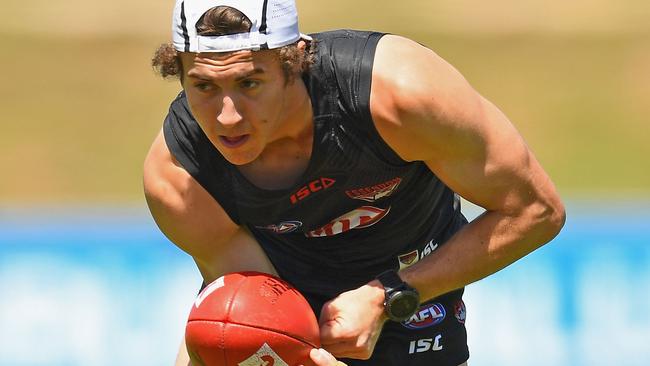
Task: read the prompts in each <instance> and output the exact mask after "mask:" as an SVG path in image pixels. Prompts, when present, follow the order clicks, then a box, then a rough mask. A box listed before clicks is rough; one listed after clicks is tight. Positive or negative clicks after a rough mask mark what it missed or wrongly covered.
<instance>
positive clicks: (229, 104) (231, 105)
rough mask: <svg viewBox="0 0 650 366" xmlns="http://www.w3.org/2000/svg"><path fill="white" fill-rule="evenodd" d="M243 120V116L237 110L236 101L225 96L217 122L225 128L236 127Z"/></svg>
mask: <svg viewBox="0 0 650 366" xmlns="http://www.w3.org/2000/svg"><path fill="white" fill-rule="evenodd" d="M241 120H242V115H241V113H239V111H238V110H237V107H236V106H235V102H234V100H233V99H232V98H231V97H229V96H224V97H223V101H222V103H221V110H220V111H219V114H218V115H217V121H218V122H219V123H220V124H221V125H222V126H224V127H234V126H235V125H237V123H239V122H240V121H241Z"/></svg>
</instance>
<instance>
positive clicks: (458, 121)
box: [321, 36, 565, 358]
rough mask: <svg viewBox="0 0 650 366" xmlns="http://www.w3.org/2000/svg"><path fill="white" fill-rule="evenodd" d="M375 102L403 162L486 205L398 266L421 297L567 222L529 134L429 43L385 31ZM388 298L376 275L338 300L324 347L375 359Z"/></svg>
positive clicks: (475, 276) (472, 276) (542, 239)
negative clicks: (421, 165)
mask: <svg viewBox="0 0 650 366" xmlns="http://www.w3.org/2000/svg"><path fill="white" fill-rule="evenodd" d="M370 106H371V113H372V116H373V120H374V123H375V125H376V127H377V130H378V131H379V133H380V135H381V136H382V138H383V139H384V140H385V141H386V142H387V143H388V144H389V145H390V146H391V147H392V148H393V149H394V150H395V152H396V153H397V154H399V155H400V156H401V157H402V159H404V160H406V161H423V162H425V163H426V164H427V166H428V167H429V168H430V169H431V171H432V172H433V173H435V174H436V176H437V177H438V178H440V179H441V180H442V181H443V182H444V183H445V184H446V185H447V186H448V187H449V188H451V189H452V190H453V191H455V192H457V193H458V194H460V195H461V196H462V197H464V198H465V199H467V200H469V201H471V202H473V203H475V204H477V205H479V206H481V207H483V208H485V209H486V212H485V213H484V214H483V215H481V216H480V217H478V218H477V219H475V220H474V221H472V222H471V223H469V224H468V225H466V226H465V227H464V228H463V229H461V230H460V231H459V232H457V233H456V235H454V236H453V237H452V238H451V239H449V241H448V242H447V243H446V245H443V246H442V247H441V248H440V249H438V250H436V252H435V254H434V255H430V256H427V257H426V258H424V259H423V260H420V261H419V262H418V263H416V264H415V265H413V266H411V267H409V268H407V269H405V270H403V271H402V272H400V276H401V277H402V278H403V279H404V280H405V281H406V282H408V283H409V284H411V285H412V286H414V287H416V288H417V289H418V291H419V292H420V294H421V296H422V299H430V298H434V297H436V296H438V295H442V294H444V293H446V292H449V291H451V290H454V289H457V288H460V287H463V286H465V285H467V284H469V283H472V282H474V281H477V280H479V279H481V278H484V277H486V276H489V275H490V274H492V273H495V272H497V271H499V270H500V269H502V268H504V267H506V266H508V265H509V264H511V263H513V262H515V261H516V260H518V259H520V258H521V257H523V256H525V255H526V254H528V253H530V252H532V251H533V250H535V249H536V248H538V247H539V246H541V245H543V244H544V243H546V242H548V241H550V240H551V239H552V238H553V237H555V236H556V235H557V233H558V232H559V230H560V229H561V227H562V226H563V224H564V220H565V213H564V207H563V205H562V203H561V201H560V198H559V197H558V194H557V192H556V190H555V187H554V186H553V183H552V182H551V180H550V179H549V177H548V176H547V174H546V173H545V172H544V170H543V169H542V167H541V166H540V165H539V163H538V162H537V160H536V159H535V157H534V156H533V153H532V152H531V151H530V150H529V148H528V147H527V146H526V144H525V143H524V141H523V138H522V137H521V136H520V135H519V133H518V132H517V131H516V129H515V128H514V127H513V125H512V124H511V123H510V121H509V120H508V119H507V118H506V116H505V115H504V114H503V113H502V112H501V111H500V110H499V109H498V108H497V107H496V106H494V105H493V104H492V103H490V102H489V101H487V100H486V99H485V98H483V97H482V96H480V95H479V94H478V93H477V92H476V91H475V90H474V89H473V88H472V87H471V86H470V85H469V84H468V83H467V81H466V80H465V79H464V78H463V77H462V75H460V73H459V72H458V71H456V70H455V69H454V68H453V67H452V66H451V65H449V64H448V63H447V62H445V61H444V60H443V59H442V58H440V57H439V56H437V55H436V54H435V53H434V52H432V51H431V50H429V49H426V48H424V47H422V46H420V45H418V44H416V43H415V42H412V41H410V40H407V39H404V38H401V37H397V36H385V37H384V38H382V40H381V41H380V42H379V45H378V47H377V51H376V56H375V63H374V68H373V79H372V91H371V97H370ZM359 299H366V300H365V302H364V303H363V305H362V307H365V308H366V309H368V308H370V309H372V310H371V311H368V310H366V314H364V315H363V316H358V315H357V314H354V313H353V310H351V309H353V308H354V307H355V306H359V305H358V304H359V302H360V300H359ZM383 299H384V293H383V288H382V286H381V285H380V284H379V283H378V281H376V280H375V281H371V282H370V283H368V284H367V285H364V286H362V287H361V288H359V289H356V290H352V291H348V292H346V293H343V294H341V295H340V296H339V297H337V298H336V299H334V300H332V301H331V302H330V303H328V304H327V305H326V307H327V308H326V309H324V314H325V316H324V317H321V323H322V324H323V325H322V327H321V333H322V334H321V336H322V342H323V344H324V345H325V346H326V347H328V349H329V350H330V351H331V352H332V353H333V354H334V355H336V356H347V357H355V358H368V357H370V355H371V354H372V350H373V348H374V342H376V339H377V337H378V335H379V331H380V330H381V325H382V324H383V322H384V316H383V305H382V304H383ZM361 301H363V300H361ZM348 311H349V313H347V312H348ZM346 313H347V314H348V315H346ZM350 314H354V315H350ZM353 317H359V318H360V320H358V321H351V319H352V318H353Z"/></svg>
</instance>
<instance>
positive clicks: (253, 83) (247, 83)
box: [239, 79, 261, 90]
mask: <svg viewBox="0 0 650 366" xmlns="http://www.w3.org/2000/svg"><path fill="white" fill-rule="evenodd" d="M260 84H261V82H260V81H259V80H254V79H244V80H242V81H241V82H240V83H239V85H240V86H241V88H242V89H248V90H250V89H255V88H257V87H259V86H260Z"/></svg>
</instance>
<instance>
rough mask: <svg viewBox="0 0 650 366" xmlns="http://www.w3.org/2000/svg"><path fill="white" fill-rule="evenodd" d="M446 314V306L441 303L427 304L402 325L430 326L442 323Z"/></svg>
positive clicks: (412, 326) (408, 326) (413, 326)
mask: <svg viewBox="0 0 650 366" xmlns="http://www.w3.org/2000/svg"><path fill="white" fill-rule="evenodd" d="M446 314H447V313H446V311H445V307H444V306H442V304H440V303H435V304H425V305H423V306H421V307H420V309H419V310H418V311H416V312H415V314H413V316H412V317H411V319H409V320H407V321H405V322H402V325H403V326H405V327H406V328H408V329H422V328H428V327H432V326H434V325H438V324H440V323H442V321H443V320H445V315H446Z"/></svg>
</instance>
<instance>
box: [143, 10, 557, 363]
mask: <svg viewBox="0 0 650 366" xmlns="http://www.w3.org/2000/svg"><path fill="white" fill-rule="evenodd" d="M173 22H174V24H173V29H174V42H173V46H171V45H168V46H162V47H161V48H160V49H159V50H158V52H157V54H156V56H155V58H154V65H155V66H156V67H158V69H159V70H160V71H161V73H162V74H163V76H169V75H178V76H180V79H181V83H182V86H183V92H182V93H181V94H180V95H179V96H178V97H177V98H176V100H175V101H173V102H172V104H171V107H170V111H169V114H168V116H167V118H166V120H165V123H164V127H163V131H162V132H161V133H160V135H159V136H158V137H157V138H156V140H155V141H154V143H153V146H152V147H151V150H150V152H149V155H148V156H147V159H146V162H145V171H144V187H145V193H146V197H147V201H148V204H149V207H150V210H151V212H152V215H153V217H154V218H155V220H156V222H157V223H158V225H159V227H160V228H161V230H162V231H163V232H164V233H165V235H167V237H168V238H169V239H170V240H171V241H172V242H174V243H175V244H176V245H178V246H179V247H180V248H181V249H182V250H184V251H186V252H187V253H189V254H190V255H191V256H192V257H193V258H194V260H195V262H196V265H197V266H198V268H199V270H200V272H201V274H202V276H203V278H204V282H205V283H209V282H211V281H213V280H214V279H216V278H218V277H219V276H221V275H223V274H224V273H228V272H232V271H239V270H257V271H264V272H269V273H276V274H278V275H279V276H281V277H283V278H284V279H286V280H287V281H289V282H291V283H292V284H294V285H295V286H296V287H297V288H298V289H299V290H300V291H301V292H302V293H303V294H304V295H305V296H306V297H307V298H308V300H309V301H310V303H311V305H312V307H313V308H314V311H315V312H316V313H317V315H318V316H319V318H320V326H321V339H322V344H323V347H324V348H325V349H327V350H328V351H329V352H331V353H332V354H333V355H334V356H336V357H339V358H344V359H345V360H344V361H345V362H346V363H347V364H349V365H381V366H390V365H400V366H402V365H411V366H416V365H429V366H430V365H437V366H457V365H459V364H463V363H465V362H466V360H467V359H468V357H469V351H468V348H467V339H466V338H467V337H466V332H465V328H464V321H465V307H464V304H463V302H462V293H463V287H464V286H465V285H467V284H469V283H471V282H474V281H477V280H479V279H481V278H483V277H485V276H488V275H490V274H492V273H494V272H496V271H498V270H500V269H502V268H504V267H505V266H507V265H509V264H511V263H513V262H514V261H516V260H518V259H519V258H521V257H523V256H525V255H526V254H528V253H530V252H531V251H533V250H535V249H536V248H538V247H539V246H541V245H543V244H544V243H546V242H548V241H549V240H551V239H552V238H553V237H554V236H555V235H557V233H558V232H559V230H560V229H561V227H562V225H563V223H564V208H563V206H562V203H561V201H560V199H559V197H558V195H557V193H556V190H555V188H554V186H553V184H552V182H551V181H550V179H549V178H548V176H547V175H546V173H545V172H544V170H543V169H542V168H541V167H540V165H539V164H538V162H537V160H536V159H535V157H534V156H533V154H532V153H531V151H530V150H529V149H528V147H527V146H526V144H525V143H524V141H523V139H522V138H521V136H520V135H519V134H518V133H517V131H516V130H515V128H514V127H513V126H512V125H511V123H510V122H509V121H508V119H507V118H506V117H505V116H504V115H503V113H502V112H501V111H500V110H499V109H498V108H497V107H495V106H494V105H493V104H492V103H490V102H489V101H487V100H486V99H485V98H483V97H482V96H480V95H479V94H478V93H477V92H476V91H475V90H474V89H472V88H471V86H470V85H469V84H468V83H467V82H466V81H465V80H464V78H463V77H462V76H461V75H460V74H459V73H458V71H456V70H455V69H454V68H453V67H452V66H450V65H449V64H448V63H446V62H445V61H444V60H442V59H441V58H440V57H438V56H437V55H436V54H435V53H434V52H432V51H431V50H429V49H427V48H425V47H423V46H421V45H419V44H418V43H416V42H413V41H411V40H408V39H405V38H402V37H399V36H394V35H383V34H380V33H375V32H357V31H350V30H342V31H334V32H325V33H318V34H314V35H312V36H311V37H309V36H305V35H303V34H301V33H299V31H298V27H297V16H296V10H295V4H294V2H293V0H238V1H235V0H178V2H177V4H176V8H175V14H174V21H173ZM172 47H173V48H172ZM459 195H460V196H462V197H464V198H466V199H467V200H469V201H471V202H474V203H475V204H477V205H479V206H482V207H484V208H485V210H486V212H485V213H484V214H483V215H481V216H480V217H478V218H477V219H475V220H473V221H472V222H471V223H469V224H467V222H466V220H465V219H464V217H463V216H462V214H461V213H460V208H459V200H458V196H459ZM312 353H313V358H314V361H316V362H317V363H318V364H319V365H333V364H334V362H335V361H334V359H333V358H332V357H330V356H328V355H327V354H322V353H321V352H319V351H314V352H312ZM177 362H178V363H177V364H186V363H187V358H185V356H184V354H183V349H181V355H180V356H179V360H178V361H177Z"/></svg>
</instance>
